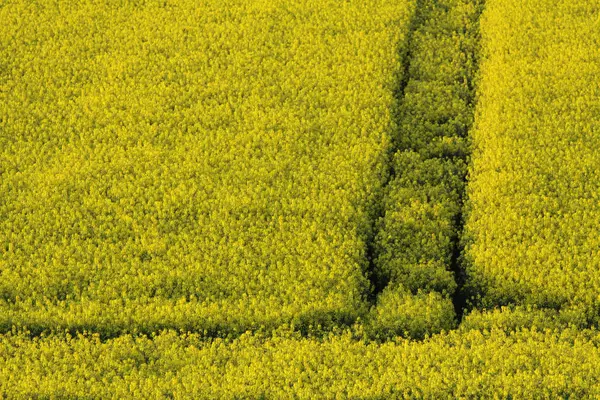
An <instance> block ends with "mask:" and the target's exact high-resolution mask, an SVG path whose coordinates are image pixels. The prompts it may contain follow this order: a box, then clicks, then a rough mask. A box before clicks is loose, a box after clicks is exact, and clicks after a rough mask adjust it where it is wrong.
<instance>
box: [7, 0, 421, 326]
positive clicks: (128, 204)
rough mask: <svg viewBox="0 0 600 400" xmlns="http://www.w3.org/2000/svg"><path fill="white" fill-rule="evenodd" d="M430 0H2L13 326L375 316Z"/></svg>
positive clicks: (302, 321)
mask: <svg viewBox="0 0 600 400" xmlns="http://www.w3.org/2000/svg"><path fill="white" fill-rule="evenodd" d="M414 7H415V4H414V1H412V0H407V1H395V0H394V1H392V0H368V1H346V2H339V1H337V0H324V1H306V0H292V1H287V0H286V1H283V0H277V1H266V0H252V1H246V0H225V1H221V0H219V1H216V0H202V1H192V0H183V1H177V2H173V1H154V0H149V1H135V2H130V1H88V0H84V1H75V2H72V1H58V2H48V1H39V2H31V1H28V0H23V1H9V2H6V3H4V4H3V5H2V6H1V7H0V20H1V21H2V24H0V43H1V45H0V60H2V61H0V87H1V88H2V90H0V168H1V169H0V173H1V176H2V179H1V181H0V199H2V201H1V202H0V277H1V279H0V327H1V329H3V330H4V331H6V330H8V329H10V327H11V326H12V325H21V326H22V325H25V326H28V327H29V328H31V329H32V330H35V331H36V332H40V331H43V330H44V329H59V330H60V329H63V328H68V329H70V330H72V331H76V330H84V329H87V330H92V331H97V332H100V333H102V334H103V336H113V335H117V334H119V333H121V332H135V331H143V332H153V331H156V330H158V329H162V328H166V327H172V328H178V329H179V328H181V329H185V330H191V331H198V332H207V333H210V334H212V335H219V334H226V333H229V332H243V331H244V330H246V329H260V328H261V327H262V328H265V329H271V328H274V327H276V326H278V325H280V324H282V323H284V322H288V323H295V324H298V325H301V327H304V328H308V326H309V325H311V324H314V325H318V324H322V325H329V326H333V325H338V324H348V323H351V322H353V321H354V320H356V318H357V317H358V316H360V315H363V314H365V313H366V310H365V308H366V306H365V303H364V296H365V294H366V293H368V291H369V281H368V279H367V278H366V277H365V272H366V268H367V265H368V263H367V261H366V256H365V248H366V242H367V241H368V240H369V238H370V237H371V236H372V235H373V233H372V227H371V220H372V219H373V218H374V210H373V208H374V204H373V203H374V199H375V198H376V196H377V194H378V193H379V192H380V191H381V186H382V183H383V181H384V178H385V174H386V168H385V164H386V158H385V157H386V156H385V155H386V154H387V153H388V151H389V147H390V136H391V130H392V126H393V121H392V115H391V111H390V110H391V109H392V104H393V102H394V97H393V86H394V79H395V76H394V74H395V72H396V71H397V70H398V69H399V66H400V64H401V60H400V59H399V51H398V47H402V46H404V42H405V36H406V33H407V29H408V24H409V19H410V16H411V15H412V13H413V11H414Z"/></svg>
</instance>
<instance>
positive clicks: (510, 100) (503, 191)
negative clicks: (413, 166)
mask: <svg viewBox="0 0 600 400" xmlns="http://www.w3.org/2000/svg"><path fill="white" fill-rule="evenodd" d="M598 6H599V3H598V2H597V1H591V2H578V1H559V2H555V1H550V0H541V1H535V2H522V1H516V0H515V1H513V0H490V1H488V2H487V5H486V11H485V13H484V15H483V17H482V22H481V26H482V43H483V45H482V47H483V54H482V58H483V62H482V66H481V82H480V86H479V89H478V90H479V103H478V112H477V117H476V123H475V129H474V132H473V135H472V138H473V147H474V150H473V160H472V165H471V170H470V182H469V185H468V189H467V190H468V196H469V207H468V209H469V213H468V220H467V223H466V236H465V243H466V248H467V252H466V255H467V261H468V264H467V272H468V276H469V281H468V283H469V285H470V287H471V288H472V290H473V291H476V292H479V293H480V298H479V299H475V302H476V304H478V305H480V306H482V307H486V308H492V307H494V306H501V305H511V304H516V305H521V306H531V307H534V308H537V309H547V310H555V311H556V312H558V314H559V315H560V316H561V317H560V318H561V319H563V320H564V322H565V323H569V324H573V325H575V326H580V325H584V326H585V325H590V324H597V322H598V317H599V315H600V314H599V310H600V297H599V293H600V253H599V252H598V249H599V245H600V241H599V236H598V231H599V229H600V195H599V194H600V180H599V179H598V177H600V153H599V152H598V149H599V148H600V137H599V136H598V134H597V132H598V129H599V128H600V113H599V112H598V111H599V109H600V108H599V107H600V102H599V100H598V99H599V98H600V91H599V90H598V86H597V85H596V84H594V83H593V82H596V81H597V77H598V76H599V75H600V56H599V53H598V41H599V40H600V21H599V20H598V18H597V15H598ZM544 312H546V311H544ZM548 312H549V311H548Z"/></svg>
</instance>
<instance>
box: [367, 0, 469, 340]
mask: <svg viewBox="0 0 600 400" xmlns="http://www.w3.org/2000/svg"><path fill="white" fill-rule="evenodd" d="M419 4H420V7H419V9H418V10H417V17H416V19H417V20H416V22H415V25H416V30H415V31H414V32H413V33H412V37H411V40H410V46H409V52H410V64H409V67H408V80H407V83H406V87H405V88H404V93H403V95H404V97H403V99H402V102H401V104H400V106H399V110H398V112H397V114H398V119H399V130H398V133H397V135H396V136H395V138H394V142H395V146H396V148H397V149H398V151H397V152H396V153H395V155H394V157H393V160H392V168H393V174H392V175H393V176H392V179H391V180H390V182H389V184H388V186H387V187H386V191H385V197H384V201H383V208H384V214H383V218H381V220H380V221H378V225H377V227H378V231H377V236H376V238H375V240H376V241H375V253H376V258H375V262H374V264H375V271H374V276H375V281H376V282H378V285H379V287H385V291H384V292H383V294H382V295H381V296H380V297H379V299H378V304H377V306H376V307H375V309H374V310H372V321H371V323H372V324H373V327H374V330H375V331H376V332H377V336H380V335H381V334H382V332H388V334H389V335H390V336H393V334H400V335H405V336H411V337H415V338H417V337H423V336H424V335H425V334H432V333H436V332H439V331H441V330H443V329H450V328H451V327H453V326H454V324H455V322H454V310H453V308H452V301H451V296H452V295H453V294H454V293H455V291H456V290H457V283H456V281H455V273H454V271H452V263H453V257H454V256H455V253H456V252H457V249H456V243H457V242H458V237H457V235H458V232H457V231H458V230H459V229H460V223H461V221H460V216H461V213H462V197H463V192H464V186H465V185H464V181H465V176H466V171H467V166H466V157H467V155H468V152H469V145H468V140H467V137H466V135H467V132H468V130H469V127H470V126H471V123H472V120H473V96H474V93H473V88H472V81H473V79H474V76H473V75H474V70H473V68H472V65H473V63H474V58H475V54H474V53H475V51H476V46H475V43H476V42H477V23H476V22H477V18H478V16H479V12H480V8H481V7H480V6H479V5H476V4H475V3H474V2H472V1H463V0H449V1H442V2H439V1H433V0H424V1H421V2H420V3H419ZM393 291H397V293H395V294H392V292H393ZM407 293H412V294H414V295H415V296H416V297H415V299H412V300H409V299H408V297H407V296H408V294H407ZM417 293H419V294H417ZM401 304H404V305H401ZM417 304H422V310H421V311H420V312H417V311H416V310H417ZM394 327H395V328H396V329H395V330H394V329H393V328H394Z"/></svg>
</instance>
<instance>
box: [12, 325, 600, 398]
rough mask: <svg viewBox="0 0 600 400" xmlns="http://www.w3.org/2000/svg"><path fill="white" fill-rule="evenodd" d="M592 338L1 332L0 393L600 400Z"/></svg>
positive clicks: (597, 338) (599, 355)
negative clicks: (108, 336) (370, 339)
mask: <svg viewBox="0 0 600 400" xmlns="http://www.w3.org/2000/svg"><path fill="white" fill-rule="evenodd" d="M599 345H600V333H598V332H597V331H583V332H578V331H574V330H571V329H566V330H564V331H562V332H558V331H551V330H548V331H539V330H535V329H532V330H519V331H517V332H512V333H505V332H504V331H502V330H497V329H493V330H491V331H490V332H485V333H482V332H480V331H469V332H456V331H455V332H451V333H447V334H441V335H436V336H434V337H431V338H428V339H426V340H424V341H422V342H415V341H409V340H403V339H399V340H397V341H395V342H387V343H384V344H377V343H365V342H362V341H357V340H355V337H354V336H353V334H352V333H343V334H341V335H332V336H331V337H328V338H325V339H324V340H315V339H305V338H304V339H303V338H299V337H298V336H297V335H294V334H289V333H285V332H283V331H282V332H280V333H279V334H276V335H275V336H273V337H270V338H266V337H264V336H261V335H253V334H244V335H242V336H241V337H240V338H239V339H236V340H232V341H226V340H222V339H215V340H213V341H210V342H203V341H201V340H199V338H198V337H197V336H195V335H184V336H179V335H177V334H175V333H174V332H163V333H160V334H157V335H154V336H153V337H152V338H147V337H143V336H141V337H136V336H130V335H124V336H122V337H119V338H116V339H112V340H108V341H104V342H103V341H100V340H99V339H98V338H97V337H94V336H77V337H67V338H65V337H64V336H61V335H58V336H50V337H43V338H36V339H29V338H28V337H27V336H26V335H19V334H9V335H5V336H0V396H3V397H4V398H7V399H19V398H35V397H44V396H46V397H49V398H53V397H54V398H60V397H62V398H75V397H79V398H92V399H96V398H98V399H100V398H101V399H110V398H120V399H139V398H169V397H172V398H178V399H215V398H225V399H233V398H237V399H240V398H247V399H256V398H268V399H280V398H301V399H315V398H363V399H364V398H371V399H398V398H426V399H440V398H477V399H480V398H484V399H487V398H490V399H493V398H519V399H539V398H567V397H569V398H597V397H598V396H600V383H599V382H600V370H599V369H598V365H600V349H599V348H598V346H599Z"/></svg>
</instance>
